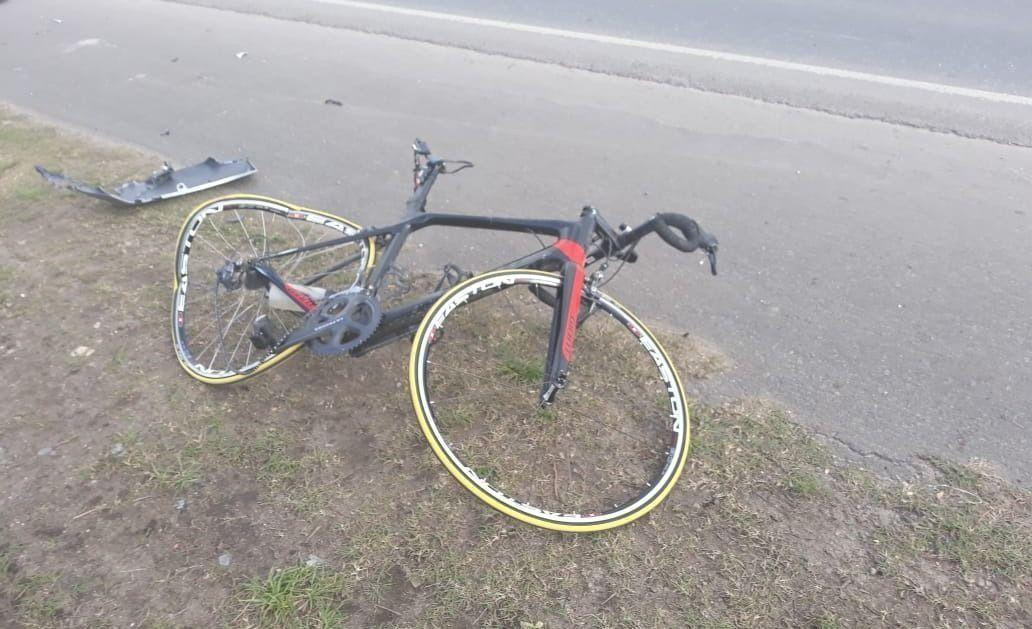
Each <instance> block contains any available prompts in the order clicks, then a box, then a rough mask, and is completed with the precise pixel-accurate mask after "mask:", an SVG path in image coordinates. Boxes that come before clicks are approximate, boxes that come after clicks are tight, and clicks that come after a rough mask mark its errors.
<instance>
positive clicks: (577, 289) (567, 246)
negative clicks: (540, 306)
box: [555, 238, 584, 362]
mask: <svg viewBox="0 0 1032 629" xmlns="http://www.w3.org/2000/svg"><path fill="white" fill-rule="evenodd" d="M555 248H556V249H558V250H559V251H561V252H562V254H563V255H564V256H566V258H567V259H568V260H569V261H570V262H573V263H574V264H576V265H577V271H576V272H575V273H574V275H573V293H572V294H573V300H572V302H571V303H570V312H568V313H567V315H566V334H564V335H563V345H562V350H563V358H565V359H566V362H570V361H572V360H573V337H574V336H575V335H576V334H577V316H578V315H579V314H580V302H581V298H580V295H581V292H582V291H583V290H584V247H582V246H580V243H578V242H576V241H574V240H567V239H565V238H560V239H559V241H558V242H556V243H555ZM560 298H561V297H560Z"/></svg>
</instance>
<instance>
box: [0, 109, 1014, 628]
mask: <svg viewBox="0 0 1032 629" xmlns="http://www.w3.org/2000/svg"><path fill="white" fill-rule="evenodd" d="M36 162H41V163H45V164H51V165H56V166H62V167H66V168H67V169H68V170H69V172H74V173H75V174H76V175H81V176H83V177H87V178H97V179H98V180H102V181H103V180H107V181H110V180H120V179H122V178H124V177H125V176H126V175H127V174H135V175H146V174H147V173H148V172H149V171H150V170H151V169H153V168H154V167H155V165H156V164H157V163H158V160H156V158H153V157H150V156H142V155H139V154H136V153H132V152H126V151H122V150H115V149H112V148H110V147H108V148H98V147H97V146H96V145H93V144H91V143H90V142H88V141H86V140H84V139H83V138H79V137H74V136H69V135H66V134H64V133H59V132H55V131H53V130H50V129H46V128H44V127H41V126H40V125H38V124H37V123H34V122H33V121H31V120H28V119H26V118H24V117H22V116H18V115H15V114H12V113H11V112H8V111H3V110H0V355H2V356H3V357H4V362H3V363H0V382H3V385H2V386H3V396H4V398H3V399H4V402H5V408H4V413H3V414H2V415H0V448H2V449H0V474H2V478H3V479H4V486H5V491H4V495H3V496H2V500H3V502H0V530H2V533H0V592H2V595H0V625H3V626H27V627H35V626H40V627H51V626H65V627H115V626H118V627H123V626H129V624H130V623H136V624H137V626H144V627H186V626H212V625H229V626H241V627H242V626H270V627H271V626H277V627H278V626H299V627H300V626H337V625H342V626H350V627H367V626H378V625H383V626H403V627H451V626H455V627H485V626H500V627H524V626H536V623H539V622H540V623H542V625H543V626H547V627H566V626H586V627H711V628H715V627H766V626H786V627H804V626H808V627H848V626H906V627H917V626H922V627H931V626H941V627H960V626H989V627H1019V626H1027V625H1029V624H1030V610H1032V594H1030V592H1032V567H1030V557H1032V551H1030V548H1029V542H1028V540H1029V539H1030V538H1032V537H1030V535H1029V533H1030V532H1032V530H1030V527H1032V507H1030V505H1029V495H1028V493H1027V492H1024V491H1022V490H1020V489H1017V488H1014V487H1011V486H1008V485H1007V484H1005V483H1003V482H1002V481H1000V480H999V479H996V478H993V477H992V476H991V475H988V474H986V473H985V472H984V470H980V469H971V468H967V467H963V466H957V465H955V464H952V463H948V462H942V461H936V462H935V466H933V467H932V468H930V469H931V471H930V473H929V476H928V477H927V478H923V479H918V480H915V481H913V482H912V483H910V484H906V485H903V484H899V483H893V482H889V481H885V480H882V479H878V478H875V477H873V476H870V475H868V474H866V473H864V472H862V471H859V470H857V469H855V468H852V467H850V466H848V465H846V464H843V463H842V462H840V461H838V460H837V459H836V458H835V456H834V455H833V454H832V453H829V452H828V451H826V450H825V449H824V448H822V447H820V446H819V445H818V444H816V443H815V442H814V441H813V440H812V439H811V438H810V437H809V436H808V435H807V433H806V431H805V430H803V429H802V428H800V427H799V426H797V425H796V424H794V423H793V422H792V421H791V420H790V418H789V417H787V416H786V414H785V413H784V412H782V411H779V410H778V409H777V407H776V406H775V405H773V404H769V403H765V402H760V401H743V402H740V403H736V404H731V405H726V406H717V407H711V406H706V405H705V404H702V403H697V405H696V407H695V409H694V413H693V417H694V419H693V436H694V444H693V450H692V455H691V459H690V462H689V465H688V467H687V469H686V471H685V475H684V476H683V478H682V480H681V481H680V482H679V483H678V486H677V488H676V489H675V491H674V492H673V493H672V495H671V496H670V498H669V499H668V500H667V502H666V503H665V504H664V505H662V506H661V507H660V508H659V509H658V510H657V511H656V512H654V513H653V514H652V515H650V516H648V517H646V518H644V519H643V520H641V521H639V522H637V523H635V524H633V525H631V526H629V527H625V528H622V529H618V530H615V531H610V532H607V533H602V534H596V535H583V536H575V535H564V534H557V533H550V532H546V531H542V530H537V529H533V528H528V527H526V526H523V525H520V524H517V523H516V522H514V521H512V520H510V519H507V518H504V517H502V516H500V515H498V514H496V513H494V512H493V511H491V510H489V509H487V508H485V507H483V506H482V505H480V504H478V503H477V502H475V501H474V500H473V499H472V498H471V497H470V496H469V495H468V494H467V493H466V492H464V490H462V489H461V488H459V487H458V486H457V485H456V484H455V483H454V482H453V481H452V480H451V478H450V477H449V476H448V475H447V474H446V473H445V471H444V470H443V469H442V468H441V467H440V466H439V465H438V464H437V463H436V461H435V459H434V458H433V456H432V455H431V454H430V452H429V451H428V448H427V447H426V445H425V443H424V442H423V440H422V437H421V435H420V434H419V431H418V429H417V428H416V427H415V423H414V421H413V420H412V418H411V410H410V408H409V403H408V400H407V392H406V391H405V388H404V366H405V361H406V351H407V345H406V344H405V343H401V344H398V345H396V346H393V347H389V348H385V349H383V350H378V351H377V352H375V353H373V354H371V355H369V356H368V357H366V358H363V359H361V360H351V361H349V360H347V359H336V360H321V359H316V358H313V357H311V356H302V357H300V358H297V359H294V360H293V361H290V362H289V363H288V364H286V365H285V366H283V367H279V368H277V369H276V370H274V371H273V372H271V373H269V374H268V375H265V376H262V377H261V378H260V379H257V380H252V381H249V382H248V383H245V384H243V385H241V386H236V387H230V388H226V389H214V388H209V387H205V386H202V385H199V384H197V383H195V382H194V381H192V380H190V379H189V378H188V377H187V376H186V375H185V374H183V373H182V372H181V370H180V369H179V367H178V365H177V364H176V363H175V359H174V357H173V355H172V351H171V348H170V347H169V343H170V340H169V338H168V337H169V335H168V332H167V330H166V318H167V307H168V305H167V301H168V299H169V287H170V279H171V278H170V272H171V269H170V266H171V257H172V248H173V241H174V239H175V236H176V232H177V229H178V227H179V223H180V221H181V220H182V218H183V217H184V215H185V213H186V211H187V210H188V207H189V205H191V204H192V201H193V200H192V199H187V200H185V201H184V202H181V203H173V204H162V205H155V206H147V207H144V208H140V209H135V210H123V209H114V208H110V207H108V206H106V205H103V204H101V203H99V202H94V201H92V200H88V199H84V198H82V197H79V196H75V195H72V194H69V193H63V192H58V191H54V190H52V189H49V188H45V187H42V186H41V185H40V182H38V181H37V178H38V176H37V175H36V174H35V173H34V172H32V171H31V166H32V165H33V164H34V163H36ZM254 185H255V186H260V180H256V182H254ZM299 201H302V202H303V201H304V200H303V199H301V200H299ZM23 295H24V296H23ZM671 341H672V343H678V342H680V341H678V340H677V338H672V339H671ZM684 341H685V342H687V341H688V339H684ZM695 342H696V341H694V339H693V340H692V343H695ZM79 345H86V346H89V347H91V348H94V349H95V352H94V353H93V354H92V355H91V356H89V357H72V356H71V355H70V354H71V352H72V350H73V349H74V348H75V347H77V346H79ZM693 352H694V353H693ZM674 353H675V354H677V355H678V360H679V361H687V362H686V364H685V365H684V368H685V370H686V371H687V372H688V373H689V374H690V375H691V377H706V375H707V374H709V373H711V372H712V371H713V370H714V369H719V368H730V365H728V364H727V363H726V361H721V360H720V359H719V353H716V352H712V351H709V352H707V351H699V346H698V345H695V346H694V348H693V346H692V345H691V344H688V345H685V346H683V347H679V348H678V349H677V350H676V351H675V352H674ZM692 361H695V363H694V364H697V365H698V367H691V366H690V364H692ZM45 448H49V449H50V450H45ZM40 452H43V454H39V453H40ZM179 500H185V503H179V502H178V501H179ZM180 505H182V506H183V507H184V508H181V509H180V508H178V507H179V506H180ZM224 554H228V555H229V556H230V557H231V561H230V565H229V566H225V567H223V566H220V565H219V563H218V557H219V556H221V555H224ZM313 555H314V556H315V557H312V556H313ZM309 561H311V563H312V564H313V565H311V566H309V565H307V562H309ZM524 623H527V624H524Z"/></svg>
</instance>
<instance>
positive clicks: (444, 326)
mask: <svg viewBox="0 0 1032 629" xmlns="http://www.w3.org/2000/svg"><path fill="white" fill-rule="evenodd" d="M561 283H562V280H561V279H560V277H559V276H557V275H554V274H552V273H545V272H542V271H534V270H503V271H493V272H490V273H485V274H483V275H478V276H476V277H473V278H471V279H469V280H466V281H465V282H463V283H461V284H458V285H457V286H455V287H454V288H452V289H451V290H450V291H448V292H447V293H446V294H444V295H443V296H442V297H441V298H440V299H439V300H438V301H437V302H436V303H435V304H434V305H433V306H432V307H431V308H430V310H429V311H428V312H427V314H426V317H425V318H424V319H423V322H422V324H421V325H420V327H419V330H418V331H417V332H416V336H415V339H414V342H413V346H412V354H411V358H410V361H409V385H410V389H411V394H412V403H413V405H414V407H415V411H416V416H417V418H418V421H419V424H420V427H421V429H422V431H423V434H424V435H425V436H426V438H427V439H428V440H429V442H430V446H431V447H432V448H433V451H434V453H435V454H436V455H437V457H438V458H439V459H440V461H441V462H442V463H443V464H444V466H445V467H446V468H447V469H448V471H449V472H450V473H451V474H452V476H454V477H455V478H456V479H457V480H458V481H459V482H460V483H461V484H462V485H463V486H464V487H466V488H467V489H468V490H469V491H471V492H472V493H473V494H474V495H475V496H476V497H477V498H479V499H480V500H482V501H484V502H486V503H487V504H488V505H490V506H491V507H493V508H495V509H497V510H498V511H501V512H502V513H505V514H507V515H509V516H512V517H514V518H516V519H519V520H522V521H524V522H528V523H530V524H534V525H536V526H540V527H544V528H548V529H553V530H560V531H576V532H587V531H599V530H603V529H608V528H613V527H616V526H621V525H623V524H627V523H629V522H632V521H634V520H636V519H637V518H639V517H641V516H643V515H644V514H646V513H648V512H649V511H650V510H652V509H653V508H654V507H655V506H656V505H658V504H659V503H660V502H661V501H662V500H663V499H664V498H665V497H666V496H667V494H668V493H669V492H670V490H671V488H672V487H673V485H674V483H675V482H676V480H677V478H678V476H679V475H680V473H681V470H682V468H683V467H684V463H685V459H686V458H687V454H688V437H689V428H688V416H687V409H686V404H685V397H684V392H683V390H682V388H681V383H680V380H679V379H678V377H677V374H676V373H675V371H674V368H673V365H672V364H671V361H670V359H669V357H668V356H667V354H666V352H665V351H664V350H663V348H662V347H661V346H660V344H659V342H658V341H657V340H656V338H655V337H654V336H653V335H652V333H651V332H649V330H648V329H647V328H646V327H645V326H644V325H643V324H642V323H641V321H639V320H638V319H637V318H636V317H635V316H634V315H633V314H631V313H630V312H629V311H628V310H627V309H625V308H624V307H623V306H621V305H620V304H619V303H617V302H616V301H615V300H613V299H612V298H610V297H608V296H606V295H604V294H601V293H598V294H591V293H589V292H585V293H584V295H583V296H582V304H581V308H582V310H581V312H584V313H588V315H587V316H586V317H582V321H581V323H580V325H579V328H578V331H577V337H576V343H575V346H574V359H573V362H572V365H571V368H570V374H569V378H568V382H567V384H566V386H565V388H563V389H562V390H561V391H559V393H558V395H557V397H556V401H555V403H554V404H552V405H551V406H547V407H541V406H540V405H539V394H540V391H541V388H542V383H543V381H544V377H545V373H546V354H547V352H548V339H549V332H550V330H551V327H552V322H553V317H554V314H555V308H554V307H553V304H556V303H557V295H558V292H559V290H560V286H561Z"/></svg>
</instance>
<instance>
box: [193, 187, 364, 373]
mask: <svg viewBox="0 0 1032 629" xmlns="http://www.w3.org/2000/svg"><path fill="white" fill-rule="evenodd" d="M223 201H268V202H269V203H276V204H278V205H282V206H283V207H286V208H289V209H291V210H296V211H299V212H310V213H312V214H318V215H319V216H325V217H326V218H332V219H333V220H335V221H340V222H341V223H344V224H345V225H347V226H348V227H351V228H353V229H362V226H361V225H359V224H358V223H356V222H354V221H349V220H348V219H346V218H341V217H340V216H337V215H336V214H330V213H329V212H323V211H321V210H313V209H311V208H307V207H304V206H303V205H296V204H294V203H289V202H287V201H282V200H280V199H275V198H273V197H266V196H262V195H258V194H230V195H226V196H224V197H217V198H214V199H209V200H208V201H205V202H204V203H202V204H200V205H198V206H197V207H195V208H194V209H193V210H192V211H191V212H190V213H189V214H187V216H186V220H185V221H183V226H182V227H180V228H179V237H178V238H177V239H176V247H177V249H176V256H175V259H174V260H173V261H172V310H173V317H172V343H173V344H177V341H176V328H175V314H174V313H175V296H176V293H177V292H178V291H179V249H178V247H179V245H180V244H182V242H183V234H184V233H186V228H187V226H188V225H189V224H190V221H191V219H193V217H194V216H195V215H196V214H197V213H198V212H200V211H201V210H203V209H204V208H206V207H208V206H210V205H212V204H213V203H221V202H223ZM366 247H368V248H369V257H368V260H367V261H366V265H365V268H363V269H362V272H363V273H364V272H365V271H368V270H369V269H370V268H372V266H373V264H374V262H375V259H376V243H375V241H374V240H373V239H372V238H370V239H368V240H366ZM299 349H301V346H300V345H295V346H294V347H289V348H287V349H285V350H283V352H281V353H279V354H277V355H276V356H274V357H273V358H271V359H269V360H268V361H266V362H264V363H262V364H260V365H258V367H256V368H255V370H254V371H250V372H248V373H244V374H236V375H232V376H226V377H224V378H209V377H208V376H203V375H201V374H199V373H197V372H196V371H194V370H193V369H192V368H191V367H190V365H188V364H187V363H186V362H185V361H184V360H183V357H182V355H181V354H180V353H179V350H178V349H177V350H176V360H178V361H179V364H180V365H181V366H182V367H183V369H184V370H186V373H188V374H190V376H191V377H193V378H195V379H197V380H200V381H201V382H204V383H206V384H230V383H233V382H239V381H241V380H243V379H245V378H250V377H251V376H256V375H258V374H260V373H262V372H263V371H265V370H267V369H270V368H271V367H275V366H276V365H278V364H280V363H282V362H283V361H284V360H286V359H287V358H290V357H291V356H293V355H294V354H295V353H296V352H297V351H298V350H299Z"/></svg>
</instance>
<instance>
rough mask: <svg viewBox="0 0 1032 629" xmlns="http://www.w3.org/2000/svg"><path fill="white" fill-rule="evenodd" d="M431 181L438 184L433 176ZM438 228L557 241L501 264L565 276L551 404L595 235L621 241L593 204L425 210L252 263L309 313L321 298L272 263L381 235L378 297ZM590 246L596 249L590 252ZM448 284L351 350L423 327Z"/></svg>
mask: <svg viewBox="0 0 1032 629" xmlns="http://www.w3.org/2000/svg"><path fill="white" fill-rule="evenodd" d="M428 183H431V184H432V180H431V181H429V182H428ZM424 202H425V199H424ZM433 226H445V227H460V228H468V229H488V230H492V231H508V232H518V233H530V234H536V235H544V236H552V237H554V238H556V241H555V243H553V244H552V245H551V246H548V247H545V248H543V249H541V250H539V251H536V252H534V253H531V254H529V255H526V256H523V257H521V258H517V259H515V260H511V261H510V262H507V263H505V264H502V265H500V266H498V267H496V268H499V269H501V268H515V269H541V270H546V271H557V272H559V274H560V275H561V277H562V283H561V295H560V300H559V303H558V304H556V305H557V307H556V308H555V310H554V314H553V321H552V328H551V334H550V337H549V344H548V354H547V364H546V372H545V373H546V374H547V377H546V379H545V384H544V385H543V387H542V391H541V398H542V403H545V404H547V403H550V402H551V401H552V400H553V399H554V396H555V393H556V391H558V390H559V389H561V388H562V387H563V385H564V384H565V382H566V375H567V373H568V372H569V368H570V362H571V361H572V360H573V347H574V337H575V335H576V331H577V323H578V317H579V316H580V304H581V300H580V296H581V293H582V291H583V289H584V283H585V268H586V266H587V264H589V263H590V262H589V261H594V260H595V259H597V258H598V256H599V255H600V253H601V252H600V248H599V246H598V245H596V246H594V247H593V246H592V241H593V237H594V236H595V235H596V234H597V233H598V234H601V235H602V236H603V242H604V241H611V242H613V243H615V242H616V240H617V239H616V237H615V234H614V233H613V231H612V230H611V229H610V228H609V226H608V225H606V224H605V221H603V220H602V218H601V217H600V216H598V213H597V212H596V211H595V210H594V209H593V208H584V210H583V211H582V213H581V217H580V220H578V221H556V220H533V219H518V218H497V217H491V216H467V215H461V214H442V213H419V214H415V215H414V216H410V217H409V218H407V219H405V220H404V221H401V222H400V223H397V224H394V225H391V226H388V227H381V228H377V227H371V228H368V229H363V230H361V231H358V232H356V233H354V234H351V235H348V236H342V237H340V238H334V239H330V240H326V241H324V242H320V243H317V244H313V245H307V246H303V247H296V248H292V249H286V250H283V251H279V252H276V253H273V254H270V255H266V256H263V257H261V258H257V259H255V260H253V261H251V263H250V265H251V268H253V269H254V270H255V272H257V273H258V274H259V275H261V276H262V277H263V278H264V279H265V280H266V281H268V282H269V283H271V284H274V285H275V286H276V287H277V288H279V289H280V290H282V291H283V292H284V293H285V294H286V295H287V296H288V297H290V299H291V300H293V301H294V302H295V303H296V304H297V305H298V307H299V308H301V309H302V310H304V311H305V312H308V311H311V310H313V309H314V308H315V307H316V304H315V302H314V301H312V299H311V298H310V297H309V296H308V295H306V294H305V293H303V292H301V291H298V290H296V289H294V288H292V287H291V286H290V285H289V284H287V283H286V282H285V281H284V280H283V279H282V278H281V277H280V276H279V274H278V273H276V271H275V270H274V269H273V268H272V267H271V266H269V265H268V264H266V262H269V261H271V260H275V259H277V258H283V257H287V256H291V255H296V254H300V253H304V252H307V251H314V250H317V249H324V248H327V247H334V246H338V245H342V244H346V243H351V242H361V241H364V240H367V239H370V238H377V239H378V240H379V241H381V242H385V243H386V248H385V249H384V251H383V253H382V254H381V255H380V256H378V258H377V260H376V261H375V264H374V266H373V268H372V269H371V270H370V271H369V272H368V274H367V275H366V277H363V278H360V282H361V285H362V287H363V289H365V290H366V291H367V292H369V293H370V294H373V295H375V294H376V293H377V292H378V291H379V289H380V286H381V284H382V283H383V280H384V278H385V276H386V274H387V271H388V270H389V269H390V268H391V267H392V266H393V264H394V261H395V260H396V259H397V257H398V255H399V253H400V252H401V249H402V247H403V246H404V245H405V241H406V240H407V239H408V237H409V236H410V235H411V234H412V233H413V232H416V231H419V230H420V229H424V228H427V227H433ZM589 250H590V252H591V255H590V256H589V253H588V252H589ZM448 288H450V287H448ZM448 288H444V289H440V290H437V291H434V292H431V293H429V294H427V295H425V296H424V297H422V298H420V299H418V300H416V301H414V302H411V303H408V304H404V305H402V306H399V307H397V308H392V309H390V310H388V311H386V312H384V316H383V320H382V322H381V323H380V325H379V327H378V328H377V331H376V332H375V333H374V334H373V336H372V337H370V338H369V340H367V341H366V342H365V343H363V344H362V345H361V346H360V347H359V348H356V349H355V350H353V351H352V352H351V354H352V355H353V356H361V355H363V354H365V353H368V352H369V351H372V350H373V349H376V348H378V347H382V346H384V345H386V344H388V343H391V342H393V341H395V340H398V339H400V338H403V337H406V336H410V335H411V334H413V333H414V332H415V331H416V329H417V328H418V327H419V323H420V321H422V318H423V315H424V314H425V313H426V311H427V310H428V309H429V308H430V306H431V305H432V304H433V303H434V302H435V301H437V299H438V298H440V297H441V295H443V294H444V293H445V292H446V291H447V290H448ZM283 349H286V347H277V348H275V349H274V350H273V351H276V352H278V351H282V350H283Z"/></svg>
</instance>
